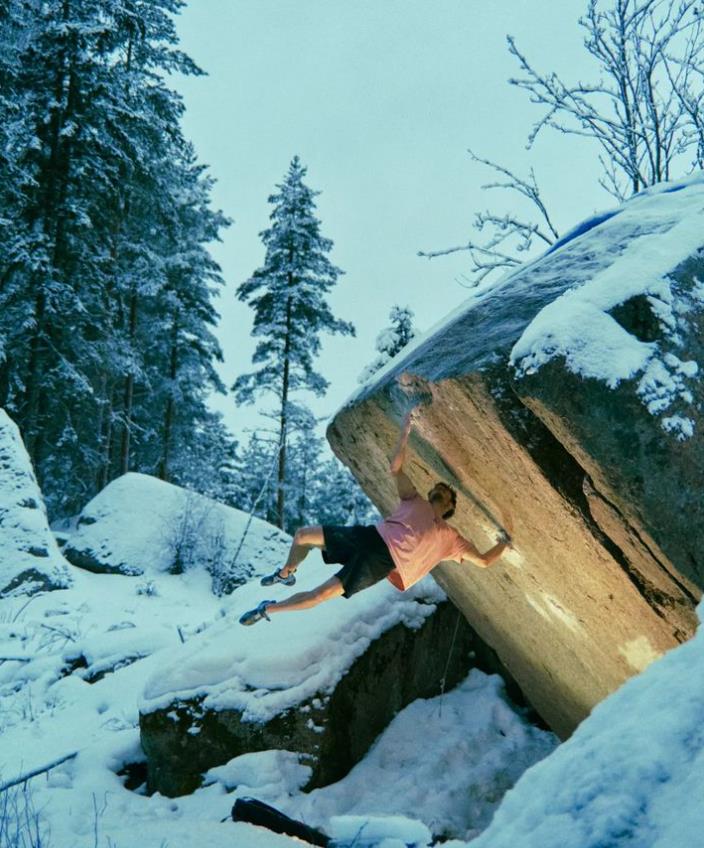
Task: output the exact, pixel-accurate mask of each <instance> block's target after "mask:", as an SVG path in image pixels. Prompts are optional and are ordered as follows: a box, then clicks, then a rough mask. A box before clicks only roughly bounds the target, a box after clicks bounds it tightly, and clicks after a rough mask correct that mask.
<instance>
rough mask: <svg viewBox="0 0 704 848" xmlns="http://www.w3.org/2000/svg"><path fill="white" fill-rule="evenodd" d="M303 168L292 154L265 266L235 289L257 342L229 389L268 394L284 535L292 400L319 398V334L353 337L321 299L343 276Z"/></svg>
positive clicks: (268, 233) (266, 237)
mask: <svg viewBox="0 0 704 848" xmlns="http://www.w3.org/2000/svg"><path fill="white" fill-rule="evenodd" d="M306 171H307V169H306V168H305V167H303V165H301V162H300V160H299V158H298V156H294V157H293V159H292V161H291V164H290V166H289V170H288V173H287V175H286V177H285V179H284V182H283V183H280V184H277V188H278V189H279V191H278V192H276V193H274V194H272V195H270V196H269V198H268V201H269V203H273V204H274V209H273V210H272V212H271V214H270V216H269V217H270V219H271V220H272V222H273V223H272V225H271V227H269V228H268V229H266V230H263V231H261V232H260V234H259V235H260V237H261V238H262V241H263V242H264V244H265V245H266V256H265V259H264V265H263V266H262V267H261V268H258V269H257V270H256V271H255V272H254V274H253V275H252V276H251V277H250V278H249V279H248V280H247V281H246V282H244V283H242V285H240V286H239V288H238V289H237V297H238V298H239V299H240V300H242V301H244V302H247V303H249V304H250V305H251V306H252V307H253V308H254V310H255V317H254V329H253V331H252V332H253V335H254V336H258V337H261V341H260V342H259V344H258V345H257V347H256V350H255V352H254V356H253V358H252V362H253V364H255V365H256V364H261V368H260V369H259V370H258V371H254V372H251V373H249V374H243V375H241V376H240V377H238V378H237V380H236V381H235V383H234V385H233V386H232V389H233V391H234V393H235V398H236V400H237V402H238V403H251V402H253V400H254V397H255V395H256V394H258V393H270V394H273V395H274V396H275V397H276V399H277V401H278V404H277V409H278V416H279V440H280V442H279V444H280V449H279V463H278V477H277V485H278V493H277V525H278V526H279V527H280V528H281V529H283V530H285V529H286V527H285V488H284V487H285V484H286V434H287V424H288V418H289V414H290V403H291V400H290V399H291V395H292V394H293V392H296V391H299V390H308V391H310V392H313V393H314V394H316V395H319V396H322V395H323V394H324V393H325V391H326V389H327V387H328V382H327V380H325V379H324V377H323V376H322V375H321V374H319V373H318V372H316V371H315V369H314V366H313V360H314V357H315V356H316V355H317V354H318V353H319V352H320V338H319V337H320V334H321V333H322V332H328V333H342V334H350V335H354V332H355V330H354V326H353V325H352V324H351V323H349V322H347V321H342V320H339V319H337V318H335V317H334V316H333V314H332V312H331V311H330V307H329V306H328V303H327V301H326V300H325V297H324V295H325V293H326V292H328V291H329V290H330V289H331V288H332V287H333V286H334V285H335V283H336V282H337V278H338V276H339V275H341V274H343V273H344V271H342V270H341V269H340V268H337V267H336V266H334V265H333V264H332V263H331V262H330V260H329V259H328V257H327V256H326V255H325V254H326V253H328V252H329V251H330V250H331V248H332V245H333V242H332V240H331V239H327V238H324V237H323V236H322V235H321V234H320V221H319V220H318V219H317V218H316V217H315V216H314V214H313V212H314V209H315V200H314V197H315V195H317V194H320V191H313V190H312V189H310V188H309V187H308V186H307V185H305V183H304V182H303V177H304V176H305V174H306Z"/></svg>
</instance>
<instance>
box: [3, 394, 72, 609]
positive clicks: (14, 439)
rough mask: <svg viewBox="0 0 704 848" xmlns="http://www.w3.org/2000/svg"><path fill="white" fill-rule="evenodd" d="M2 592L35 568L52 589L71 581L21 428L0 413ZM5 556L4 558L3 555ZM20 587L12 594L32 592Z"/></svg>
mask: <svg viewBox="0 0 704 848" xmlns="http://www.w3.org/2000/svg"><path fill="white" fill-rule="evenodd" d="M0 472H1V473H0V591H1V590H3V589H4V588H5V587H6V586H7V585H8V583H10V582H11V581H12V580H13V578H15V577H17V576H18V575H20V574H21V573H22V572H24V571H26V570H28V569H33V570H36V571H38V572H39V573H41V574H44V575H46V576H47V577H48V578H49V580H50V581H51V582H52V584H53V585H55V586H67V585H68V583H69V570H68V563H66V561H65V560H64V558H63V556H62V555H61V551H60V550H59V547H58V545H57V543H56V539H55V538H54V536H53V534H52V533H51V531H50V529H49V523H48V519H47V514H46V507H45V506H44V500H43V498H42V495H41V492H40V490H39V486H38V485H37V480H36V477H35V476H34V471H33V469H32V463H31V461H30V459H29V455H28V454H27V450H26V448H25V446H24V444H23V442H22V437H21V436H20V432H19V428H18V427H17V425H16V424H15V422H14V421H13V420H12V419H11V418H10V417H9V415H8V414H7V413H6V412H5V411H4V410H3V409H0ZM3 552H4V553H5V555H2V554H3ZM35 587H36V584H33V582H32V581H27V582H25V583H23V584H22V585H21V586H19V587H18V589H17V590H16V591H15V594H23V593H27V592H30V591H32V590H33V588H35Z"/></svg>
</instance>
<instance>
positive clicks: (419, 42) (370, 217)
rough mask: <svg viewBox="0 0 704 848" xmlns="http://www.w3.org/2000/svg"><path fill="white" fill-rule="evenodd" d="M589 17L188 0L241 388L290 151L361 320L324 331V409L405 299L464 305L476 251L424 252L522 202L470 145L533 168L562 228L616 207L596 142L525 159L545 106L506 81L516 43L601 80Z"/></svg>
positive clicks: (227, 338) (184, 25)
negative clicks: (259, 279)
mask: <svg viewBox="0 0 704 848" xmlns="http://www.w3.org/2000/svg"><path fill="white" fill-rule="evenodd" d="M585 8H586V0H562V2H560V3H555V2H554V0H493V2H479V1H478V0H432V2H420V0H200V1H199V2H195V0H193V2H191V3H190V5H189V6H188V7H187V8H186V9H185V10H184V12H183V13H182V15H181V16H180V17H179V19H178V21H177V26H178V31H179V34H180V37H181V47H182V49H184V50H185V51H186V52H187V53H188V54H189V55H190V56H191V57H192V58H193V59H194V60H195V61H196V62H197V63H198V64H199V65H200V66H201V67H202V68H203V69H204V70H205V71H207V73H208V75H207V76H203V77H196V78H188V79H182V78H178V79H176V80H173V81H172V82H173V84H174V85H175V87H176V88H177V89H178V90H179V91H180V92H181V93H182V94H183V96H184V99H185V103H186V107H187V111H186V115H185V117H184V129H185V132H186V135H187V136H188V137H189V138H190V139H191V140H192V141H193V142H194V144H195V147H196V150H197V151H198V155H199V158H200V160H201V161H202V162H204V163H207V164H208V165H209V166H210V167H209V170H210V173H211V174H212V175H213V176H214V177H215V178H216V179H217V183H216V186H215V190H214V193H213V203H214V206H215V207H216V208H221V209H222V210H223V211H224V212H225V213H226V214H227V215H229V216H230V217H231V218H233V219H234V223H233V225H232V226H231V227H229V228H228V229H227V230H225V231H224V234H223V243H222V244H215V245H213V248H212V250H213V255H214V256H215V258H216V259H217V260H218V262H219V263H220V264H221V266H222V268H223V274H224V277H225V280H226V283H227V285H226V287H225V288H224V289H223V294H222V296H221V297H220V299H219V300H218V301H217V303H216V306H217V308H218V311H219V312H220V313H221V315H222V320H221V324H220V328H219V330H218V335H219V338H220V340H221V344H222V347H223V351H224V354H225V363H224V366H221V367H220V372H221V376H222V378H223V380H224V382H225V383H226V384H227V385H228V386H229V385H231V384H232V382H233V380H234V378H235V377H236V376H237V375H238V374H240V373H243V372H244V371H247V370H250V369H251V363H250V360H251V354H252V351H253V349H254V340H253V339H252V338H251V337H250V335H249V334H250V331H251V327H252V317H253V313H252V310H251V308H250V307H248V306H246V305H245V304H241V303H239V302H238V301H236V299H235V296H234V291H235V289H236V287H237V286H238V285H239V284H240V283H241V282H243V281H244V280H245V279H247V278H248V277H249V276H250V275H251V273H252V272H253V271H254V270H255V269H256V268H258V267H259V266H260V265H261V264H262V262H263V259H264V247H263V245H262V243H261V240H260V239H259V237H258V233H259V232H260V231H261V230H262V229H264V228H266V227H268V226H269V213H270V211H271V208H272V207H271V206H270V204H268V203H267V197H268V195H269V194H270V193H271V192H273V191H274V189H275V185H276V183H279V182H281V181H282V180H283V178H284V175H285V174H286V172H287V170H288V166H289V163H290V161H291V159H292V157H293V156H294V155H295V154H298V155H299V156H300V158H301V160H302V163H303V165H305V166H306V167H307V169H308V173H307V175H306V178H305V181H306V182H307V184H308V185H309V186H310V187H311V188H313V189H316V190H318V189H320V190H322V193H321V194H320V195H318V197H317V198H316V203H317V216H318V217H319V218H320V220H321V222H322V225H321V232H322V234H323V235H324V236H326V237H328V238H331V239H332V240H333V241H334V247H333V249H332V251H331V253H330V254H329V255H330V259H331V261H332V262H333V263H334V264H336V265H337V266H339V267H341V268H343V269H344V270H345V271H346V273H345V274H344V275H342V276H341V277H340V278H339V282H338V285H337V287H336V289H334V290H333V291H332V292H331V294H330V295H329V300H330V303H331V306H332V308H333V311H334V313H335V314H336V315H337V316H338V317H339V318H343V319H345V320H350V321H352V322H353V323H354V324H355V325H356V327H357V337H356V338H352V337H349V336H344V337H338V336H332V337H331V336H327V335H325V336H323V353H322V356H321V358H320V359H319V361H318V365H319V370H320V371H321V372H322V373H323V374H324V376H325V377H326V378H327V379H328V380H330V382H331V386H330V390H329V392H328V395H327V396H326V397H325V398H324V399H322V400H314V399H312V398H311V397H309V398H308V401H309V403H310V405H311V407H312V408H313V409H314V411H315V412H316V414H318V415H328V414H330V413H332V412H333V411H334V410H335V409H336V408H337V407H338V406H339V405H340V404H341V403H342V402H343V401H344V400H345V398H346V397H347V396H348V395H350V394H351V393H352V392H353V391H354V390H355V388H356V386H357V375H358V374H359V372H360V371H361V370H362V368H363V367H364V366H365V365H366V364H367V363H368V362H369V361H370V360H371V359H373V358H374V357H375V351H374V342H375V339H376V336H377V333H378V332H379V331H380V330H381V329H382V327H384V326H386V325H387V323H388V320H387V319H388V313H389V309H390V308H391V306H392V305H393V304H394V303H399V304H401V305H409V306H410V307H411V308H412V309H413V310H414V312H415V316H416V324H417V326H418V327H419V328H420V329H427V328H428V327H430V326H431V325H432V324H434V323H435V322H436V321H438V320H440V319H441V318H442V317H443V316H444V315H445V314H447V313H449V312H450V311H452V309H454V308H455V307H456V306H457V305H458V304H459V303H460V302H461V301H462V300H463V299H464V298H465V297H466V296H467V291H466V290H465V289H464V288H462V287H461V286H460V285H459V284H458V282H457V280H458V279H462V274H463V273H464V272H466V271H467V269H468V257H467V255H466V254H465V253H458V254H454V255H452V256H448V257H439V258H436V259H433V260H428V259H423V258H420V257H418V256H416V252H417V251H418V250H437V249H440V248H446V247H449V246H454V245H459V244H462V243H465V242H466V241H467V239H468V238H470V237H471V238H474V239H477V238H479V237H481V236H482V234H480V233H478V232H477V231H476V230H474V229H473V228H472V226H471V225H472V222H473V220H474V215H475V212H476V211H477V210H483V209H486V208H487V207H490V208H492V209H493V210H495V211H498V212H521V211H525V210H526V206H524V205H523V204H521V203H520V202H519V200H518V199H513V198H512V196H511V195H510V194H509V193H508V192H505V191H500V190H491V191H482V189H481V185H482V184H484V183H486V182H489V181H495V179H496V177H497V176H498V175H495V173H494V172H493V171H491V170H490V169H489V168H487V167H486V166H484V165H481V164H479V163H477V162H474V161H473V160H472V159H471V157H470V155H469V153H468V152H467V148H468V147H471V148H472V149H473V150H474V151H475V152H476V153H477V154H478V155H480V156H482V157H485V158H488V159H492V160H494V161H497V162H499V163H501V164H502V165H505V166H506V167H509V168H510V169H512V170H515V171H517V172H518V173H520V174H521V175H522V176H527V174H528V168H529V166H530V165H531V164H532V165H533V167H534V169H535V172H536V176H537V178H538V181H539V184H540V185H541V187H542V191H543V193H544V200H545V202H546V204H547V206H548V209H549V210H550V213H551V215H552V217H553V220H554V222H555V223H556V224H557V226H558V228H559V229H560V232H564V231H565V230H567V229H568V228H569V227H571V226H572V225H573V224H574V223H576V221H577V220H579V219H581V218H583V217H586V216H587V215H589V214H591V212H593V211H594V210H595V209H602V208H608V207H610V206H612V205H613V202H612V200H611V199H610V198H609V196H608V195H607V194H606V193H605V192H604V191H603V190H602V189H601V188H600V187H599V186H598V184H597V182H596V179H597V176H598V171H597V162H596V153H597V151H596V148H595V147H593V146H592V145H590V144H589V143H587V142H585V141H582V140H581V139H576V138H575V137H564V136H561V135H558V134H557V133H555V132H554V131H543V133H544V135H543V133H541V135H540V136H539V137H538V140H537V142H536V144H535V145H534V148H533V150H532V151H530V152H528V151H526V149H525V145H526V139H527V135H528V132H529V130H530V128H531V126H532V124H533V122H534V121H535V120H536V119H537V118H538V116H539V115H541V114H542V108H543V107H540V106H537V105H535V104H532V103H531V102H530V100H529V97H528V95H527V94H526V93H525V92H523V91H521V90H519V89H518V88H517V87H515V86H512V85H510V84H509V83H508V78H509V77H511V76H519V75H520V72H519V68H518V63H517V61H516V59H515V58H514V57H513V56H511V55H510V54H509V52H508V48H507V43H506V34H507V33H508V34H511V35H513V36H514V37H515V38H516V41H517V44H518V47H519V48H520V49H521V50H522V51H523V52H524V53H525V54H526V55H527V57H528V59H529V60H530V61H531V62H532V63H533V64H534V65H535V66H536V68H537V69H539V70H541V71H547V70H555V71H557V72H559V73H560V74H562V75H564V77H565V79H566V80H576V79H578V78H579V79H582V80H587V79H590V80H593V79H595V77H596V74H595V72H594V69H593V65H592V63H591V61H590V60H589V57H588V56H587V54H586V51H585V49H584V48H583V46H582V30H581V28H580V27H579V26H578V24H577V18H578V17H579V16H580V15H582V14H584V10H585ZM541 250H542V248H541ZM263 403H267V404H270V403H271V401H263ZM213 405H214V406H215V408H217V409H220V410H222V411H223V412H224V413H225V415H226V421H227V423H228V424H229V425H230V427H231V428H232V430H233V432H234V433H235V435H236V436H237V437H238V438H240V439H242V440H243V441H244V440H245V439H246V435H245V434H244V433H243V432H242V430H243V428H244V427H251V426H255V425H256V424H257V423H258V419H257V417H256V414H255V413H254V411H253V410H252V409H251V408H247V407H245V408H241V409H237V408H236V407H235V405H234V401H233V399H232V397H231V396H228V397H227V398H215V399H214V401H213ZM259 423H261V422H259Z"/></svg>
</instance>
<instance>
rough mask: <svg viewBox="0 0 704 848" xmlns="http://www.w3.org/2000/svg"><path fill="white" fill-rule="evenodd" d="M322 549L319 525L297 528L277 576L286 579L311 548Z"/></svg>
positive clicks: (323, 545) (323, 543)
mask: <svg viewBox="0 0 704 848" xmlns="http://www.w3.org/2000/svg"><path fill="white" fill-rule="evenodd" d="M324 547H325V538H324V537H323V528H322V527H321V526H320V525H319V524H313V525H312V526H310V527H299V528H298V530H296V532H295V533H294V534H293V542H292V543H291V549H290V550H289V552H288V559H287V560H286V564H285V565H283V566H282V567H281V569H280V570H279V574H280V575H281V576H282V577H288V575H289V574H290V573H291V572H292V571H295V570H296V569H297V568H298V566H299V564H300V563H301V562H303V560H304V559H305V558H306V556H307V555H308V551H310V550H311V548H324ZM301 594H304V593H301Z"/></svg>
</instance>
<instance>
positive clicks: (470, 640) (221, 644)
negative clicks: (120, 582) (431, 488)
mask: <svg viewBox="0 0 704 848" xmlns="http://www.w3.org/2000/svg"><path fill="white" fill-rule="evenodd" d="M310 558H311V559H315V558H316V557H315V556H314V555H311V557H310ZM317 559H319V557H317ZM303 568H305V569H306V571H307V572H308V575H309V576H310V577H311V578H312V579H316V578H317V579H319V578H320V577H324V576H325V575H327V574H329V568H330V567H329V566H326V565H325V564H323V563H322V561H321V562H318V563H317V564H314V563H309V562H306V563H305V565H304V566H303ZM299 573H300V570H299ZM269 592H271V589H269ZM259 594H261V590H260V589H257V587H256V586H253V587H245V588H242V589H239V590H238V592H237V597H240V595H244V596H245V598H249V600H248V601H247V603H251V604H253V603H254V602H255V596H258V595H259ZM245 598H243V605H244V603H245ZM234 626H235V627H237V628H238V630H237V631H236V632H235V633H232V632H228V629H229V626H226V625H224V624H222V625H215V626H213V627H211V628H210V630H209V631H208V632H207V634H206V635H203V636H201V637H198V638H193V639H191V640H190V641H189V642H188V643H187V644H186V645H185V646H183V649H182V650H181V651H179V655H178V656H177V657H175V659H174V661H173V662H172V663H171V664H170V665H169V666H167V667H165V668H163V669H160V670H159V672H158V673H156V674H153V675H152V677H151V678H150V679H149V680H148V681H147V683H146V685H145V689H144V693H143V697H142V699H141V701H140V703H139V709H140V731H141V743H142V748H143V750H144V752H145V754H146V756H147V764H148V790H149V791H159V792H161V793H162V794H163V795H168V796H176V795H183V794H186V793H189V792H192V791H194V790H195V789H196V788H197V787H198V786H199V785H200V784H201V781H202V776H203V774H204V772H206V771H207V770H208V769H210V768H212V767H213V766H216V765H221V764H224V763H227V762H228V761H230V760H231V759H233V758H234V757H237V756H240V755H242V754H245V753H250V752H255V751H266V750H269V749H275V750H286V751H291V752H296V753H297V754H298V755H299V756H300V759H301V762H302V763H304V764H305V765H307V766H309V767H310V768H311V772H310V779H309V781H308V783H307V788H312V787H315V786H321V785H326V784H328V783H331V782H333V781H335V780H338V779H340V778H341V777H343V776H344V775H345V774H347V772H348V771H349V770H350V769H351V768H352V766H354V765H355V764H356V763H357V762H359V761H360V760H361V758H362V757H363V756H364V754H365V753H366V752H367V750H368V749H369V747H370V745H371V744H372V742H373V741H374V739H375V738H376V737H377V736H378V734H379V733H381V732H382V730H384V728H385V727H386V726H387V725H388V724H389V722H390V721H391V719H392V718H393V717H394V715H395V714H396V713H397V712H398V711H399V710H401V709H403V707H405V706H406V705H407V704H409V703H410V702H411V701H413V700H415V699H416V698H427V697H431V696H433V695H437V694H438V693H439V692H441V691H442V690H444V689H450V688H451V687H453V686H454V685H455V684H457V683H458V682H459V681H460V680H462V679H463V678H464V677H465V676H466V674H467V671H468V669H469V668H470V667H472V666H475V665H476V666H478V667H481V668H482V669H483V670H486V671H491V672H494V673H496V672H498V673H503V674H504V675H505V678H506V680H507V683H508V685H507V691H508V692H509V693H510V694H512V696H513V697H514V699H515V700H516V701H517V702H518V703H519V704H522V705H523V706H524V707H525V708H526V710H527V711H528V712H529V714H530V715H531V717H532V718H535V719H537V716H535V715H534V714H533V712H532V710H530V707H529V706H527V705H526V704H525V701H524V700H523V698H522V694H521V692H520V690H519V689H518V687H517V686H516V685H515V682H513V681H512V680H511V679H510V675H508V674H507V673H506V670H505V669H504V668H503V667H502V666H501V663H500V662H499V661H498V659H497V657H496V656H495V654H494V653H493V652H492V651H491V650H489V649H487V647H486V646H485V645H483V643H482V641H481V639H479V638H478V637H477V635H476V633H475V632H474V631H473V629H472V628H471V627H470V626H469V625H468V624H467V622H466V621H465V619H464V617H463V616H461V615H459V614H458V611H457V610H456V609H455V607H454V606H453V605H452V604H450V603H449V602H448V601H447V599H446V597H445V595H444V593H443V592H442V591H441V590H440V589H439V587H438V586H437V585H435V584H434V583H433V581H432V580H429V579H426V580H425V581H422V584H418V586H417V587H414V589H413V590H411V591H409V592H407V593H400V592H398V591H397V590H396V589H395V588H393V587H392V586H391V584H390V583H389V582H388V581H386V580H384V581H382V582H381V583H379V584H377V585H375V586H373V587H371V588H370V589H367V590H365V591H364V592H361V593H359V594H357V595H354V596H353V597H352V598H349V599H345V598H337V599H334V600H332V601H329V602H327V603H325V604H322V605H320V606H318V607H316V608H314V609H311V610H307V611H305V612H304V613H300V612H299V613H285V614H279V615H272V620H271V623H268V622H261V623H259V624H257V625H255V626H254V627H248V628H243V627H240V626H239V625H237V624H235V625H234Z"/></svg>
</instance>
